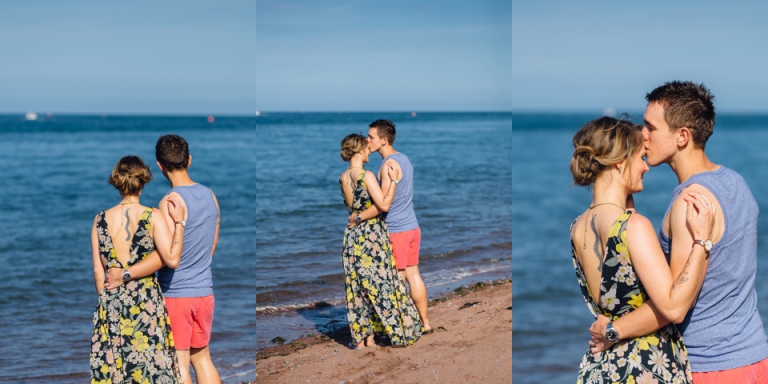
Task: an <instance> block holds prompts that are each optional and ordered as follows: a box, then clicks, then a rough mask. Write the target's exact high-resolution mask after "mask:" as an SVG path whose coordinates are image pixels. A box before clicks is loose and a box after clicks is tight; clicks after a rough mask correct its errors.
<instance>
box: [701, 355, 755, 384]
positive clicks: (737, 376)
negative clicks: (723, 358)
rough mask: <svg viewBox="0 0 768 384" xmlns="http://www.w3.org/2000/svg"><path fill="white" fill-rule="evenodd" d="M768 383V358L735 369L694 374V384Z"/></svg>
mask: <svg viewBox="0 0 768 384" xmlns="http://www.w3.org/2000/svg"><path fill="white" fill-rule="evenodd" d="M710 383H711V384H719V383H739V384H758V383H768V358H766V359H763V360H761V361H758V362H757V363H754V364H750V365H745V366H743V367H738V368H734V369H726V370H724V371H712V372H693V384H710Z"/></svg>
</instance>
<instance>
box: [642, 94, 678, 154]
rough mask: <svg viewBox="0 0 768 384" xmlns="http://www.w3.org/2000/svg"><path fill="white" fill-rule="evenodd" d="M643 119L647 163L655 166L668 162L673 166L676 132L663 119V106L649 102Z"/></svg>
mask: <svg viewBox="0 0 768 384" xmlns="http://www.w3.org/2000/svg"><path fill="white" fill-rule="evenodd" d="M643 121H644V122H645V125H644V126H643V139H644V140H645V149H646V151H647V152H646V155H647V156H648V157H647V159H646V161H647V162H648V165H650V166H651V167H655V166H657V165H659V164H662V163H666V162H669V163H670V166H671V167H673V168H674V164H672V161H673V160H672V157H673V156H674V155H675V153H676V152H677V140H675V138H674V136H675V135H676V134H677V132H676V131H672V130H671V129H670V128H669V124H667V121H666V120H665V119H664V107H663V106H662V105H661V104H659V103H649V104H648V106H647V107H646V108H645V114H644V115H643Z"/></svg>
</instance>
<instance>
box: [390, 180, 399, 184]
mask: <svg viewBox="0 0 768 384" xmlns="http://www.w3.org/2000/svg"><path fill="white" fill-rule="evenodd" d="M392 181H394V182H395V185H397V183H399V182H400V180H397V179H392Z"/></svg>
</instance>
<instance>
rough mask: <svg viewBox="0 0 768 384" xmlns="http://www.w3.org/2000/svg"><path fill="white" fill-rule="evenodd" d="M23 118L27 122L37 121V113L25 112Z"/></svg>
mask: <svg viewBox="0 0 768 384" xmlns="http://www.w3.org/2000/svg"><path fill="white" fill-rule="evenodd" d="M24 117H26V119H27V121H35V120H37V113H34V112H27V114H26V115H25V116H24Z"/></svg>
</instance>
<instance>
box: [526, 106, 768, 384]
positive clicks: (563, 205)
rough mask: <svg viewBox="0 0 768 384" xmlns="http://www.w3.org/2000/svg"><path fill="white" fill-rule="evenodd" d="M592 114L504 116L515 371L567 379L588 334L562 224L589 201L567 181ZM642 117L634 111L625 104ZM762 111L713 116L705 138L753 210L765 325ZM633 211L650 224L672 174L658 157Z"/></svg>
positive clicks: (766, 176)
mask: <svg viewBox="0 0 768 384" xmlns="http://www.w3.org/2000/svg"><path fill="white" fill-rule="evenodd" d="M599 116H600V114H599V113H595V114H533V113H530V114H522V113H515V114H513V116H512V127H513V128H512V131H513V133H512V152H511V153H512V166H513V171H512V228H513V231H512V244H513V247H512V263H513V267H512V284H513V299H512V301H513V306H514V310H513V323H512V340H513V348H514V349H513V351H514V352H513V380H514V382H515V383H517V384H524V383H544V382H553V383H567V382H575V380H576V374H577V372H578V367H579V362H580V361H581V357H582V355H583V354H584V352H586V350H587V348H588V342H589V339H590V337H589V332H588V329H589V326H590V325H591V323H592V321H593V320H594V319H593V318H592V315H591V314H590V312H589V311H588V309H587V306H586V304H585V303H584V300H583V298H582V296H581V292H580V290H579V286H578V282H577V280H576V275H575V273H574V271H573V264H572V262H571V255H570V240H569V235H568V234H569V231H568V228H569V225H570V223H571V222H572V221H573V219H574V218H576V216H578V215H579V214H580V213H581V212H583V211H584V209H585V208H586V207H587V206H588V204H589V202H590V200H591V198H590V193H589V191H588V190H587V189H586V188H583V187H578V186H574V187H571V183H572V178H571V174H570V170H569V163H570V158H571V155H572V153H573V147H572V144H571V139H572V137H573V134H574V133H576V131H577V130H578V129H579V128H581V126H582V125H584V124H585V123H587V122H588V121H590V120H592V119H594V118H597V117H599ZM630 116H631V117H632V120H633V121H635V122H642V112H636V113H631V114H630ZM767 143H768V116H765V115H727V114H720V115H719V116H718V117H717V121H716V125H715V131H714V134H713V135H712V137H711V138H710V140H709V142H708V143H707V154H708V156H709V157H710V159H711V160H713V161H714V162H715V163H718V164H722V165H725V166H727V167H729V168H731V169H734V170H736V171H737V172H739V173H741V175H742V176H743V177H744V178H745V179H746V181H747V184H749V186H750V188H751V189H752V193H753V195H754V196H755V199H756V200H757V202H758V204H759V206H760V209H761V212H762V213H761V215H760V218H759V223H758V231H759V238H758V260H757V268H758V271H757V278H756V281H755V287H756V290H757V296H758V309H759V311H760V314H761V316H762V318H763V324H764V325H768V277H766V276H768V167H766V166H765V164H768V151H765V149H764V147H765V144H767ZM643 184H644V188H645V189H644V190H643V192H642V193H639V194H636V195H635V196H634V197H635V204H636V206H637V209H638V211H640V212H642V213H643V214H644V215H645V216H647V217H648V218H649V219H650V220H651V222H652V223H654V226H655V227H656V228H658V225H659V224H660V223H661V220H662V218H663V215H664V212H665V211H666V208H667V204H668V203H669V198H670V195H671V193H672V190H673V189H674V188H675V186H677V178H676V177H675V175H674V173H673V172H672V171H671V170H670V169H669V167H668V166H666V165H661V166H658V167H655V168H651V170H650V172H649V173H647V174H646V175H645V179H644V182H643Z"/></svg>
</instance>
